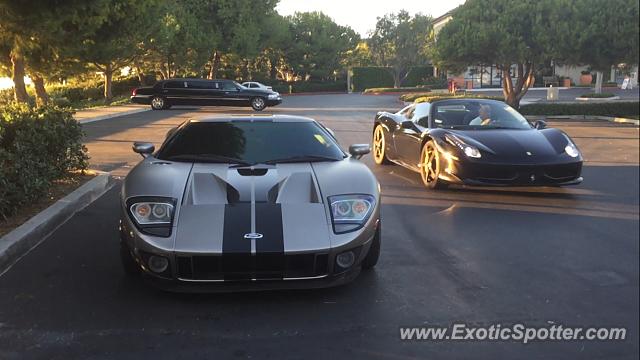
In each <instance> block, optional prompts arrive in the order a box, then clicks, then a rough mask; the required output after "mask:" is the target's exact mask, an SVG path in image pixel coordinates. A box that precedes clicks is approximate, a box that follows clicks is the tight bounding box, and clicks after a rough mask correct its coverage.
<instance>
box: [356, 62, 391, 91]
mask: <svg viewBox="0 0 640 360" xmlns="http://www.w3.org/2000/svg"><path fill="white" fill-rule="evenodd" d="M351 79H352V83H353V91H364V89H368V88H376V87H393V75H392V74H391V72H390V71H389V69H388V68H385V67H354V68H353V76H352V77H351Z"/></svg>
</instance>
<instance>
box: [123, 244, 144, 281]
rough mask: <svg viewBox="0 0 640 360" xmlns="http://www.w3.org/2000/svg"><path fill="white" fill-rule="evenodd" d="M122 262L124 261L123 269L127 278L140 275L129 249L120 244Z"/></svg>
mask: <svg viewBox="0 0 640 360" xmlns="http://www.w3.org/2000/svg"><path fill="white" fill-rule="evenodd" d="M120 260H122V269H123V270H124V273H125V274H126V275H127V276H136V275H138V274H139V273H140V269H139V268H138V264H136V261H135V260H134V259H133V255H131V251H130V250H129V247H128V246H127V245H125V244H123V243H120Z"/></svg>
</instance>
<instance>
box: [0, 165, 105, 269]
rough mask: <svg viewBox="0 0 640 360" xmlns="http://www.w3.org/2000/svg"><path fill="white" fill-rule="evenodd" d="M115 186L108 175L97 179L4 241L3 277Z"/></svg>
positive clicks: (1, 254) (0, 247)
mask: <svg viewBox="0 0 640 360" xmlns="http://www.w3.org/2000/svg"><path fill="white" fill-rule="evenodd" d="M115 183H116V181H115V179H114V178H113V177H111V175H110V174H108V173H103V174H101V175H98V176H96V177H95V178H94V179H91V180H89V181H88V182H86V183H85V184H83V185H82V186H80V187H79V188H77V189H76V190H74V191H73V192H72V193H70V194H68V195H67V196H65V197H63V198H62V199H60V200H58V201H56V202H55V203H54V204H53V205H51V206H49V207H48V208H46V209H44V210H43V211H41V212H40V213H38V214H36V215H35V216H34V217H32V218H31V219H29V220H27V222H25V223H24V224H22V225H20V226H19V227H17V228H15V229H13V231H11V232H10V233H8V234H6V235H4V236H3V237H1V238H0V275H2V274H4V272H6V271H7V270H8V269H9V268H11V266H12V265H13V264H15V263H16V262H17V261H18V260H19V259H20V258H21V257H22V256H24V255H26V254H27V253H28V252H29V251H31V249H33V248H35V247H36V246H38V245H39V244H40V243H42V242H43V241H44V240H46V238H47V237H48V236H49V235H50V234H51V233H52V232H53V231H54V230H55V229H57V228H58V227H59V226H60V225H62V224H64V223H65V222H66V221H67V220H69V219H70V218H71V217H72V216H73V215H74V214H75V213H76V212H78V211H80V210H82V209H83V208H84V207H86V206H87V205H89V204H91V203H92V202H93V201H94V200H96V199H97V198H99V197H100V196H101V195H102V194H104V193H105V192H106V191H107V190H109V189H110V188H111V187H113V185H115Z"/></svg>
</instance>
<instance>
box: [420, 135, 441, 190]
mask: <svg viewBox="0 0 640 360" xmlns="http://www.w3.org/2000/svg"><path fill="white" fill-rule="evenodd" d="M441 171H442V167H441V166H440V152H438V148H437V147H436V144H435V143H434V142H433V140H429V141H427V143H426V144H424V146H423V147H422V152H421V154H420V177H422V182H423V183H424V186H426V187H427V189H432V190H435V189H442V188H445V187H446V186H447V184H446V183H445V181H444V180H441V179H440V172H441Z"/></svg>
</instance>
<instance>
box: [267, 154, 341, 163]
mask: <svg viewBox="0 0 640 360" xmlns="http://www.w3.org/2000/svg"><path fill="white" fill-rule="evenodd" d="M340 160H342V159H336V158H334V157H329V156H322V155H297V156H290V157H286V158H282V159H272V160H267V161H262V162H260V163H261V164H267V165H273V164H284V163H297V162H317V161H340Z"/></svg>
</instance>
